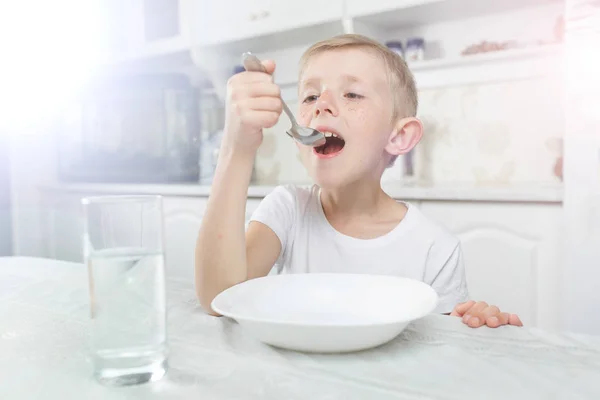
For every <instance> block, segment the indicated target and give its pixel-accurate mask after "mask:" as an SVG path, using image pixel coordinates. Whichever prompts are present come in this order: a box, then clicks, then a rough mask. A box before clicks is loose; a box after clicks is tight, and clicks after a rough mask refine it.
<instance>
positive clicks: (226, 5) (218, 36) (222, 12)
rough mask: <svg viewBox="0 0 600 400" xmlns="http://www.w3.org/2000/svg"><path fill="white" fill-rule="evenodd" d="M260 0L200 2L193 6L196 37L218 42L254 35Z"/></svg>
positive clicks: (201, 41) (202, 42) (197, 41)
mask: <svg viewBox="0 0 600 400" xmlns="http://www.w3.org/2000/svg"><path fill="white" fill-rule="evenodd" d="M256 10H257V6H256V0H249V1H239V0H221V1H206V0H202V1H197V2H195V3H194V6H193V8H192V17H191V18H192V19H191V21H190V24H191V29H192V32H193V33H192V40H193V42H194V44H197V45H214V44H219V43H223V42H229V41H233V40H236V39H240V38H243V37H246V36H250V34H251V32H252V27H253V25H254V24H255V23H258V21H257V18H258V16H257V14H256Z"/></svg>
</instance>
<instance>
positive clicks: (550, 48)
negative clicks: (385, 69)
mask: <svg viewBox="0 0 600 400" xmlns="http://www.w3.org/2000/svg"><path fill="white" fill-rule="evenodd" d="M562 52H563V46H562V45H560V44H555V45H543V46H537V47H526V48H516V49H507V50H499V51H490V52H485V53H478V54H470V55H464V56H455V57H448V58H442V59H436V60H425V61H415V62H409V63H408V65H409V67H410V69H411V71H413V72H418V71H426V70H432V69H444V68H450V67H462V66H475V65H480V64H487V63H495V62H506V61H513V60H520V59H521V60H523V59H532V58H542V57H560V56H561V55H562Z"/></svg>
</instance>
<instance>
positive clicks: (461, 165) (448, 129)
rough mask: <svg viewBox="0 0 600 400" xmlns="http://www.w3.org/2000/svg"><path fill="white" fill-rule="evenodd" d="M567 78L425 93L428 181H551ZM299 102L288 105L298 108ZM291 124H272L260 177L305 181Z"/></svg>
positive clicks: (423, 155) (421, 174)
mask: <svg viewBox="0 0 600 400" xmlns="http://www.w3.org/2000/svg"><path fill="white" fill-rule="evenodd" d="M562 99H563V96H562V82H561V81H558V80H555V79H551V78H539V79H530V80H520V81H512V82H504V83H493V84H491V83H490V84H482V85H470V86H457V87H447V88H439V89H428V90H423V91H421V92H420V103H421V104H420V112H419V116H420V118H422V120H423V122H424V125H425V134H424V138H423V140H422V141H421V143H420V144H419V145H418V146H417V149H416V152H415V170H416V173H417V175H418V178H419V179H421V180H424V181H427V182H428V183H451V182H460V183H474V184H524V183H526V184H529V183H531V184H552V183H557V182H559V180H558V178H557V177H556V176H555V175H554V164H555V162H556V159H557V157H558V156H559V155H560V154H561V152H562V137H563V132H564V111H563V110H564V108H563V104H562ZM295 107H296V104H293V103H292V104H290V108H292V109H295ZM288 125H289V122H288V120H287V118H285V117H282V118H281V120H280V122H279V124H278V125H277V126H275V127H274V128H272V129H269V130H267V132H266V135H265V140H264V143H263V146H262V147H261V149H260V151H259V154H258V159H257V163H256V168H257V174H256V177H257V181H258V183H261V184H277V183H279V182H294V183H308V182H310V178H309V177H308V175H307V174H306V171H305V169H304V167H303V166H302V164H301V163H300V161H299V159H298V156H297V150H296V146H295V144H294V143H293V142H292V140H291V139H290V138H289V137H288V136H287V135H286V134H285V129H286V128H287V127H288Z"/></svg>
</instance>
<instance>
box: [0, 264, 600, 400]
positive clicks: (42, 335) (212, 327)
mask: <svg viewBox="0 0 600 400" xmlns="http://www.w3.org/2000/svg"><path fill="white" fill-rule="evenodd" d="M88 304H89V300H88V286H87V271H86V269H85V267H84V266H83V265H80V264H71V263H64V262H57V261H52V260H41V259H32V258H0V399H2V400H8V399H28V400H29V399H45V400H50V399H60V400H65V399H86V400H92V399H103V400H111V399H244V400H249V399H273V400H284V399H309V400H334V399H344V400H353V399H361V400H375V399H430V398H431V399H466V398H473V399H503V400H506V399H511V400H512V399H544V400H547V399H600V338H596V337H587V336H580V335H561V334H552V333H548V332H543V331H539V330H534V329H527V328H516V327H502V328H499V329H495V330H494V329H488V328H482V329H476V330H473V329H470V328H468V327H466V326H464V325H463V324H462V323H461V322H460V320H459V319H458V318H454V317H448V316H439V315H432V316H430V317H427V318H424V319H422V320H420V321H418V322H415V323H413V324H411V325H410V326H409V327H408V328H407V329H406V331H405V332H404V333H402V334H401V335H400V336H399V337H398V338H397V339H396V340H394V341H393V342H391V343H389V344H387V345H384V346H382V347H379V348H377V349H373V350H369V351H364V352H360V353H354V354H345V355H315V354H303V353H297V352H291V351H285V350H278V349H275V348H272V347H270V346H267V345H263V344H261V343H259V342H257V341H255V340H254V339H252V338H251V337H248V336H246V335H244V333H243V332H242V331H241V330H240V327H239V326H238V325H237V324H236V323H235V322H233V321H231V320H228V319H225V318H216V317H210V316H208V315H206V314H205V313H203V311H202V310H201V309H200V307H199V305H198V303H197V301H196V299H195V296H194V290H193V286H192V283H191V282H190V283H188V282H176V281H170V282H169V284H168V304H169V307H168V313H169V327H168V328H169V346H170V356H169V364H170V369H169V372H168V374H167V375H166V377H165V378H163V379H162V380H161V381H158V382H155V383H150V384H145V385H140V386H132V387H125V388H113V387H104V386H102V385H100V384H98V383H96V382H95V381H94V380H93V379H92V378H91V365H90V363H89V360H88V358H87V343H88V342H87V335H88V327H89V311H88Z"/></svg>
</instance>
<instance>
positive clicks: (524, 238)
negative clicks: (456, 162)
mask: <svg viewBox="0 0 600 400" xmlns="http://www.w3.org/2000/svg"><path fill="white" fill-rule="evenodd" d="M420 208H421V211H422V212H423V213H424V214H425V215H426V216H428V217H429V218H431V219H433V220H435V221H436V222H438V223H439V224H441V225H442V226H444V227H445V228H446V229H448V230H449V231H450V232H452V233H453V234H455V235H456V236H457V237H458V238H459V240H460V242H461V246H462V249H463V252H464V263H465V271H466V275H467V284H468V286H469V291H470V295H471V298H472V299H474V300H482V301H486V302H487V303H489V304H495V305H497V306H498V307H500V309H502V310H506V311H510V312H512V313H516V314H519V316H520V317H521V319H522V320H523V323H524V324H527V325H529V326H541V327H544V328H547V329H558V328H559V325H560V320H559V316H560V314H559V313H558V311H557V310H559V308H560V302H559V300H560V296H559V289H560V287H559V282H560V273H561V268H562V244H563V238H562V236H561V233H562V231H563V228H562V207H561V206H560V205H558V204H538V203H533V204H525V203H488V202H467V201H465V202H454V201H449V202H437V201H424V202H422V203H421V204H420Z"/></svg>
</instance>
